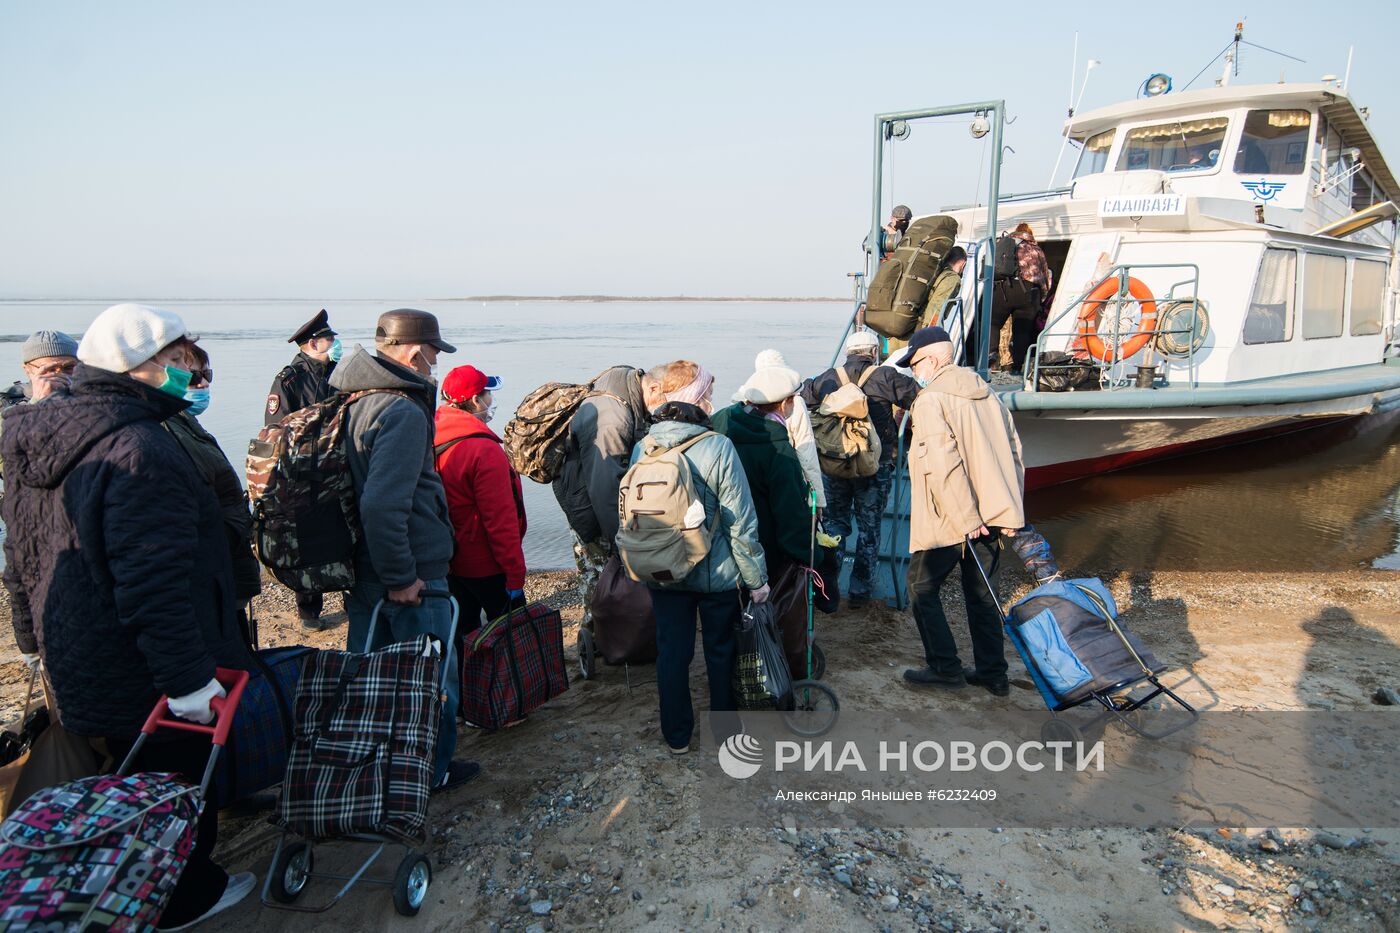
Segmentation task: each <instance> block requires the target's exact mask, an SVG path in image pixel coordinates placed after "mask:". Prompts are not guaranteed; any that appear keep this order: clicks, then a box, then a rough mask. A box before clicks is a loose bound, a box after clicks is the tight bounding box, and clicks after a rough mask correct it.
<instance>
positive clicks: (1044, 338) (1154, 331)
mask: <svg viewBox="0 0 1400 933" xmlns="http://www.w3.org/2000/svg"><path fill="white" fill-rule="evenodd" d="M1145 269H1180V270H1183V271H1184V272H1186V273H1189V274H1188V275H1187V277H1186V278H1183V279H1181V280H1180V281H1178V282H1176V283H1174V284H1173V285H1172V286H1171V287H1170V288H1169V289H1168V290H1167V293H1166V295H1164V296H1161V297H1152V296H1148V297H1142V298H1140V297H1137V296H1135V295H1133V294H1132V292H1131V291H1130V289H1129V283H1130V280H1131V279H1132V278H1133V273H1134V272H1141V271H1142V270H1145ZM1114 280H1116V281H1117V283H1118V287H1117V290H1116V292H1115V293H1114V294H1113V295H1111V296H1109V297H1107V298H1104V299H1102V300H1100V299H1091V298H1090V296H1091V295H1093V294H1094V293H1095V292H1096V291H1098V290H1099V288H1100V287H1101V286H1103V285H1104V283H1106V282H1112V281H1114ZM1200 284H1201V270H1200V267H1199V266H1198V265H1196V264H1195V263H1191V262H1174V263H1131V264H1126V263H1125V264H1121V265H1116V266H1113V267H1112V268H1110V269H1109V270H1108V272H1107V274H1105V275H1104V276H1103V277H1102V278H1100V279H1099V280H1098V281H1096V282H1094V284H1093V285H1091V286H1090V287H1089V288H1087V289H1085V290H1084V292H1083V293H1082V294H1080V295H1078V296H1077V297H1076V298H1075V299H1074V300H1073V301H1071V302H1070V303H1069V304H1068V305H1066V306H1065V307H1064V308H1063V309H1061V311H1060V312H1059V313H1058V314H1056V315H1055V316H1054V317H1053V318H1052V319H1051V320H1049V321H1048V322H1046V325H1045V329H1044V330H1042V331H1041V333H1040V336H1038V337H1037V338H1036V340H1035V343H1034V344H1032V345H1031V350H1030V353H1029V354H1027V357H1026V362H1027V365H1028V367H1029V372H1027V374H1026V375H1027V379H1026V388H1027V390H1028V391H1032V392H1035V391H1045V390H1042V389H1040V384H1041V375H1042V374H1044V373H1050V372H1053V371H1055V370H1071V369H1078V368H1080V367H1083V366H1085V365H1089V366H1093V367H1095V368H1097V369H1098V370H1099V382H1100V386H1101V388H1104V389H1108V390H1112V389H1122V388H1129V387H1131V386H1133V385H1135V384H1136V383H1135V382H1134V380H1132V379H1130V378H1128V377H1127V373H1126V365H1125V364H1126V363H1127V362H1128V360H1130V359H1133V358H1135V357H1137V356H1138V354H1139V353H1141V354H1143V359H1142V362H1141V363H1139V364H1138V365H1139V367H1140V369H1144V370H1146V371H1147V372H1148V375H1149V376H1150V377H1153V378H1155V370H1154V369H1152V368H1151V367H1153V366H1154V365H1155V364H1154V360H1155V359H1157V358H1158V357H1161V358H1163V359H1175V360H1179V361H1184V362H1185V363H1186V379H1187V384H1188V385H1190V386H1191V387H1192V388H1194V387H1195V386H1196V385H1197V383H1198V380H1197V370H1198V360H1197V355H1198V353H1199V351H1200V350H1201V348H1202V347H1201V345H1202V344H1203V343H1204V341H1203V339H1202V338H1204V336H1205V334H1204V332H1203V331H1202V330H1201V328H1200V320H1201V317H1202V315H1201V314H1200V313H1199V311H1200V309H1201V308H1202V307H1203V306H1204V302H1202V301H1201V298H1200V293H1201V288H1200ZM1186 288H1189V292H1187V293H1185V294H1184V295H1180V294H1179V290H1181V289H1186ZM1091 301H1092V302H1094V303H1096V304H1100V308H1099V311H1098V317H1099V319H1100V321H1102V322H1103V323H1102V324H1101V325H1100V326H1099V328H1098V329H1097V330H1096V331H1093V332H1092V333H1094V334H1096V335H1097V336H1098V337H1099V338H1100V339H1101V340H1102V341H1103V343H1104V348H1105V350H1106V351H1107V352H1108V358H1107V359H1100V358H1098V357H1097V356H1095V355H1093V354H1091V353H1090V352H1089V351H1088V349H1087V348H1086V347H1084V346H1083V344H1082V342H1080V343H1079V346H1078V347H1076V346H1075V342H1073V341H1077V340H1081V339H1082V338H1084V337H1086V336H1089V335H1090V334H1091V331H1090V330H1089V329H1088V328H1087V327H1086V326H1085V322H1084V321H1083V320H1082V319H1081V315H1082V312H1083V309H1084V306H1085V305H1086V304H1088V303H1090V302H1091ZM1149 302H1150V303H1153V304H1154V305H1155V306H1156V309H1157V311H1156V316H1155V318H1154V322H1153V326H1152V327H1150V328H1146V329H1144V328H1142V327H1141V326H1140V325H1138V326H1135V327H1134V329H1133V330H1132V331H1125V330H1124V324H1125V323H1129V324H1130V322H1126V321H1125V315H1124V313H1123V312H1124V310H1125V309H1126V308H1127V306H1129V305H1137V306H1138V308H1137V310H1138V316H1137V317H1138V320H1139V321H1140V320H1141V316H1142V305H1144V304H1146V303H1149ZM1168 304H1177V305H1179V306H1184V307H1186V308H1188V309H1189V313H1187V314H1185V315H1184V317H1185V320H1186V323H1185V324H1184V325H1182V324H1173V323H1172V322H1173V321H1180V320H1181V319H1182V317H1183V315H1179V314H1173V315H1171V320H1170V321H1169V320H1167V318H1168V315H1166V314H1165V313H1164V311H1163V306H1165V305H1168ZM1066 319H1068V320H1069V321H1071V322H1073V328H1072V329H1066V330H1058V329H1057V328H1056V325H1058V324H1059V323H1060V322H1062V321H1065V320H1066ZM1105 325H1106V326H1107V327H1108V329H1107V330H1105V329H1104V326H1105ZM1130 326H1132V325H1131V324H1130ZM1136 335H1146V336H1147V338H1148V340H1147V343H1146V345H1145V346H1144V347H1142V348H1140V349H1135V350H1134V351H1133V352H1132V353H1129V354H1127V355H1122V350H1123V346H1124V344H1125V342H1126V341H1127V340H1129V339H1130V338H1132V337H1134V336H1136ZM1167 335H1173V336H1184V337H1185V338H1186V347H1187V348H1188V349H1187V351H1186V353H1185V355H1184V356H1182V355H1177V354H1171V355H1168V354H1167V353H1165V352H1163V351H1162V350H1161V349H1160V348H1159V343H1160V341H1161V338H1162V337H1163V336H1167ZM1056 338H1060V339H1059V340H1058V341H1057V340H1056ZM1066 338H1069V341H1068V345H1069V347H1070V351H1069V357H1070V358H1069V359H1068V360H1066V361H1063V362H1059V363H1049V364H1047V363H1045V362H1044V361H1043V360H1042V355H1043V353H1044V352H1045V350H1046V348H1047V346H1050V345H1052V344H1058V345H1061V346H1063V345H1065V344H1066V343H1067V341H1066Z"/></svg>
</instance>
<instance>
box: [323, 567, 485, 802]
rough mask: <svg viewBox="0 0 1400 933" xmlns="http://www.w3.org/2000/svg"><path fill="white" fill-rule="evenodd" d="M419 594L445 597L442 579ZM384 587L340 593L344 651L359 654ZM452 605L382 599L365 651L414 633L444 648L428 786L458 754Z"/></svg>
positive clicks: (375, 584)
mask: <svg viewBox="0 0 1400 933" xmlns="http://www.w3.org/2000/svg"><path fill="white" fill-rule="evenodd" d="M424 584H425V585H424V590H436V591H439V592H443V593H446V592H448V589H447V580H446V579H445V578H444V579H441V580H425V581H424ZM388 592H389V588H388V587H386V586H385V585H384V584H382V583H380V582H379V581H378V580H365V579H360V580H357V581H356V583H355V587H354V589H352V590H351V591H350V592H348V593H346V594H345V614H346V615H348V616H349V617H350V624H349V626H348V632H347V634H346V641H347V644H346V649H347V650H349V651H364V650H365V636H366V635H367V634H369V617H370V615H371V614H372V613H373V612H374V605H375V603H377V602H379V601H380V600H381V599H384V597H385V595H386V594H387V593H388ZM451 627H452V604H451V603H450V602H448V601H447V600H445V599H438V598H436V597H432V598H429V599H424V600H423V601H422V603H420V604H419V605H417V606H400V605H398V604H396V603H391V602H388V601H385V603H384V607H383V608H382V609H380V610H379V620H378V622H376V623H375V630H374V642H373V643H372V644H371V645H370V646H369V650H371V651H376V650H378V649H380V648H384V647H387V646H389V645H392V644H394V643H395V642H400V641H407V640H409V639H410V638H413V637H415V636H417V635H436V636H437V637H438V638H440V639H442V641H443V642H444V644H445V645H446V648H447V656H446V657H445V658H443V670H444V671H446V672H447V675H446V678H445V679H446V681H447V685H446V690H445V691H444V692H445V693H446V694H447V699H446V701H445V702H444V703H443V704H442V715H441V716H439V717H438V740H437V755H436V756H435V758H434V761H433V783H434V784H435V785H436V784H438V783H441V781H442V779H443V778H444V777H446V776H447V766H448V764H450V763H451V761H452V754H453V752H455V751H456V750H457V707H458V705H459V704H460V703H461V697H462V681H461V678H459V677H458V676H456V674H457V645H456V644H454V642H455V640H456V639H454V638H452V637H450V636H451V631H450V630H451Z"/></svg>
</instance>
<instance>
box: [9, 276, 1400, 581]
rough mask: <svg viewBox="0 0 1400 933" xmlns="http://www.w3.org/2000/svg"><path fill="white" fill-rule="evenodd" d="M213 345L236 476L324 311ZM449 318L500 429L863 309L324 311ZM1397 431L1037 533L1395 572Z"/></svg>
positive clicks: (1096, 563) (1156, 554)
mask: <svg viewBox="0 0 1400 933" xmlns="http://www.w3.org/2000/svg"><path fill="white" fill-rule="evenodd" d="M106 304H107V303H106V302H95V303H94V302H10V303H0V332H3V333H0V364H3V365H4V366H6V367H10V368H12V371H13V372H14V374H15V375H14V377H11V378H17V377H18V375H19V362H18V352H19V347H18V344H19V342H20V341H22V340H23V339H24V337H25V336H26V335H27V334H28V333H29V332H30V331H32V330H38V329H40V328H54V329H59V330H64V331H67V332H69V333H72V334H75V335H77V334H79V333H81V332H82V330H83V329H84V327H85V326H86V325H87V323H88V322H89V321H91V320H92V318H93V317H94V316H96V314H97V313H98V312H100V311H101V310H102V308H103V307H105V306H106ZM164 305H165V306H166V307H169V308H170V309H172V310H174V311H177V312H179V313H180V314H181V315H182V316H183V317H184V318H185V320H186V322H187V324H188V325H189V327H190V329H191V330H192V331H193V332H194V333H197V334H199V335H200V337H201V344H202V345H203V346H204V347H205V349H206V350H208V352H209V355H210V357H211V361H212V365H213V367H214V371H215V378H214V385H213V403H212V405H211V406H210V408H209V411H208V412H207V413H206V414H205V415H204V416H203V417H202V418H201V421H202V422H203V423H204V425H205V426H206V427H207V428H209V430H210V431H212V432H213V433H214V435H215V436H216V437H217V438H218V439H219V442H220V444H222V445H223V448H224V452H225V453H226V454H228V455H229V457H230V459H231V460H232V461H233V462H234V464H235V466H237V467H239V468H240V472H241V467H242V461H243V454H244V452H245V450H246V449H247V444H248V440H249V439H250V438H251V437H253V436H254V435H255V434H256V433H257V431H258V429H259V428H260V427H261V426H262V414H263V406H264V404H265V400H266V397H267V390H268V386H269V383H270V382H271V380H272V377H273V376H274V375H275V374H276V373H277V371H278V370H279V369H280V368H281V367H282V366H283V365H285V364H286V362H287V361H288V360H290V359H291V357H292V356H293V354H294V353H295V350H294V348H292V347H291V346H290V345H289V344H288V343H287V336H288V335H289V334H290V333H291V332H292V331H294V330H295V329H296V328H297V327H298V326H299V325H300V324H301V323H302V322H304V321H306V320H307V319H309V318H310V317H311V316H312V315H313V314H315V313H316V311H317V310H319V308H320V307H321V304H318V303H314V302H304V301H246V302H214V301H170V302H165V303H164ZM405 305H408V306H412V307H418V308H423V309H425V310H429V311H432V312H434V313H435V314H437V315H438V317H439V319H440V320H441V322H442V326H443V332H444V336H445V337H446V338H447V339H448V340H449V341H450V342H452V343H454V344H456V345H457V347H458V352H457V353H456V354H455V355H451V356H444V357H443V358H442V360H441V362H440V363H439V367H440V370H441V372H442V373H444V374H445V373H446V372H447V370H448V369H449V368H450V367H451V366H454V365H461V364H462V363H471V364H473V365H475V366H478V367H480V368H481V369H482V370H484V371H486V372H487V373H490V374H493V375H500V376H501V377H502V378H503V379H504V380H505V385H504V387H503V388H502V390H501V391H500V392H499V393H498V399H499V406H500V407H499V410H498V414H497V421H496V422H495V423H494V424H493V427H495V428H496V429H497V430H498V431H499V430H501V429H502V428H504V425H505V422H506V420H508V418H509V413H510V412H512V411H513V410H514V409H515V406H516V404H517V403H518V402H519V401H520V399H521V398H522V397H523V396H524V395H525V394H526V393H528V392H529V391H531V390H533V389H534V388H535V387H537V386H539V385H541V384H542V383H545V382H549V381H568V382H582V381H585V380H587V379H588V378H590V377H592V376H593V375H595V374H597V373H598V372H599V371H600V370H602V369H604V368H606V367H607V366H610V365H615V364H622V363H626V364H630V365H634V366H641V367H646V366H651V365H654V364H656V363H659V362H664V361H666V360H669V359H674V358H676V357H684V358H687V359H694V360H696V361H698V362H700V363H702V364H703V365H704V366H706V367H707V368H708V369H710V370H711V371H712V372H713V373H714V374H715V379H716V393H715V396H716V399H717V400H722V399H725V398H728V397H729V395H730V394H731V393H732V392H733V391H734V390H735V389H736V388H737V387H738V386H739V384H740V383H741V382H742V381H743V380H744V379H745V378H746V377H747V376H748V374H749V372H750V371H751V369H752V364H753V357H754V354H755V353H756V352H757V351H758V350H761V349H764V348H766V347H776V348H778V349H780V350H782V351H783V353H784V354H786V356H787V359H788V363H789V364H790V365H792V366H793V367H794V368H796V369H797V370H798V371H799V372H801V373H802V374H803V375H812V374H814V373H816V372H819V371H820V370H821V369H823V368H825V367H826V366H827V365H829V363H830V361H831V357H832V353H833V351H834V349H835V344H836V341H837V339H838V338H839V336H840V334H841V331H842V328H843V327H844V325H845V321H846V318H847V316H848V315H849V313H850V307H849V305H848V304H846V303H843V302H830V303H823V302H811V303H779V302H701V301H695V302H597V303H593V302H551V301H523V302H519V303H516V302H489V303H483V302H464V301H402V302H396V301H338V302H332V303H329V304H328V305H327V307H329V309H330V312H331V321H332V323H333V324H334V326H335V327H336V329H337V330H339V331H340V334H341V340H342V341H343V342H344V344H345V345H346V347H347V349H348V348H349V347H351V346H353V345H354V344H356V343H364V344H370V343H372V338H373V333H374V321H375V318H376V317H377V316H378V315H379V314H380V312H382V311H385V310H388V309H390V308H394V307H401V306H405ZM1397 487H1400V427H1396V426H1395V425H1394V424H1391V425H1384V426H1379V427H1375V428H1374V429H1371V430H1362V431H1357V430H1355V428H1354V427H1342V428H1323V429H1318V430H1314V431H1308V432H1304V433H1302V434H1297V435H1291V436H1288V437H1284V438H1279V439H1275V440H1273V441H1266V442H1263V443H1259V444H1252V445H1248V446H1245V447H1240V448H1233V449H1229V450H1226V451H1218V452H1215V453H1210V454H1203V455H1200V456H1196V457H1190V458H1184V459H1181V460H1173V461H1168V462H1165V463H1161V464H1155V465H1149V466H1146V467H1139V468H1137V469H1134V470H1128V471H1124V472H1121V473H1114V474H1107V475H1104V476H1101V477H1097V478H1094V479H1089V480H1084V481H1081V482H1078V483H1072V484H1068V485H1064V486H1058V487H1053V488H1051V489H1046V490H1041V491H1039V492H1037V493H1033V494H1032V495H1031V497H1030V499H1029V501H1028V503H1027V513H1028V517H1029V518H1030V520H1031V521H1033V522H1034V523H1035V524H1036V525H1037V527H1039V528H1040V529H1041V530H1042V531H1043V532H1044V533H1045V534H1046V536H1047V538H1049V540H1050V542H1051V544H1052V545H1053V546H1054V548H1055V551H1056V554H1057V556H1058V558H1059V560H1060V563H1061V565H1062V566H1064V567H1066V568H1067V569H1084V570H1092V571H1094V572H1100V573H1104V572H1111V571H1114V570H1153V569H1197V570H1205V569H1218V570H1269V571H1289V570H1297V571H1303V570H1333V569H1337V570H1340V569H1352V568H1357V567H1367V566H1378V567H1388V568H1392V569H1400V556H1397V555H1398V554H1400V545H1398V543H1397V536H1400V492H1398V491H1397ZM525 499H526V509H527V512H528V514H529V519H530V530H529V533H528V534H527V535H526V538H525V554H526V559H527V562H528V563H529V566H530V567H531V568H532V569H537V570H544V569H554V568H559V567H567V566H571V565H572V557H571V553H570V547H569V537H568V531H567V528H566V526H565V524H564V520H563V516H562V514H561V513H560V511H559V507H558V505H557V504H556V503H555V501H554V497H553V495H552V493H551V492H550V490H549V489H548V488H547V487H543V486H537V485H536V484H534V483H531V482H529V481H526V483H525Z"/></svg>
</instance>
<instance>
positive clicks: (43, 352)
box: [19, 330, 78, 363]
mask: <svg viewBox="0 0 1400 933" xmlns="http://www.w3.org/2000/svg"><path fill="white" fill-rule="evenodd" d="M77 355H78V341H76V340H74V339H73V338H72V337H69V336H68V335H67V334H65V333H62V332H61V331H56V330H41V331H35V332H34V333H32V334H30V335H29V339H28V340H26V341H25V342H24V343H23V344H21V345H20V348H19V361H20V362H21V363H32V362H33V361H34V360H42V359H44V358H45V357H50V356H77Z"/></svg>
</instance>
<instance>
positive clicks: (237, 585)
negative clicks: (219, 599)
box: [165, 411, 262, 604]
mask: <svg viewBox="0 0 1400 933" xmlns="http://www.w3.org/2000/svg"><path fill="white" fill-rule="evenodd" d="M165 427H166V429H167V430H168V431H170V433H171V435H172V436H174V438H175V440H177V441H179V443H180V446H181V447H182V448H183V449H184V451H185V453H187V454H189V456H190V461H191V462H192V463H193V464H194V468H195V469H196V470H198V471H199V475H200V478H201V479H203V480H204V483H205V485H207V486H208V487H209V488H210V489H211V490H213V492H214V496H215V497H216V498H217V499H218V500H219V508H220V509H221V510H223V514H224V536H225V537H226V538H227V539H228V553H229V558H230V559H231V560H232V561H233V596H234V599H235V600H237V601H238V602H239V603H240V604H242V603H246V602H247V601H248V600H250V599H252V598H253V597H254V596H256V595H258V594H259V593H261V592H262V565H261V564H259V563H258V559H257V558H256V557H254V556H253V545H252V541H253V516H252V514H251V513H250V512H249V511H248V494H247V493H246V492H244V491H243V484H242V483H240V482H239V481H238V474H237V473H236V472H234V469H233V464H231V463H229V460H228V457H226V456H224V451H223V448H221V447H220V446H219V442H218V441H217V440H215V439H214V435H212V434H210V433H209V432H208V431H206V430H204V425H202V424H200V423H199V421H198V420H197V419H196V418H195V417H194V415H191V414H190V413H189V412H187V411H182V412H180V413H179V414H177V415H175V416H174V417H172V418H169V419H167V420H166V422H165Z"/></svg>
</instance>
